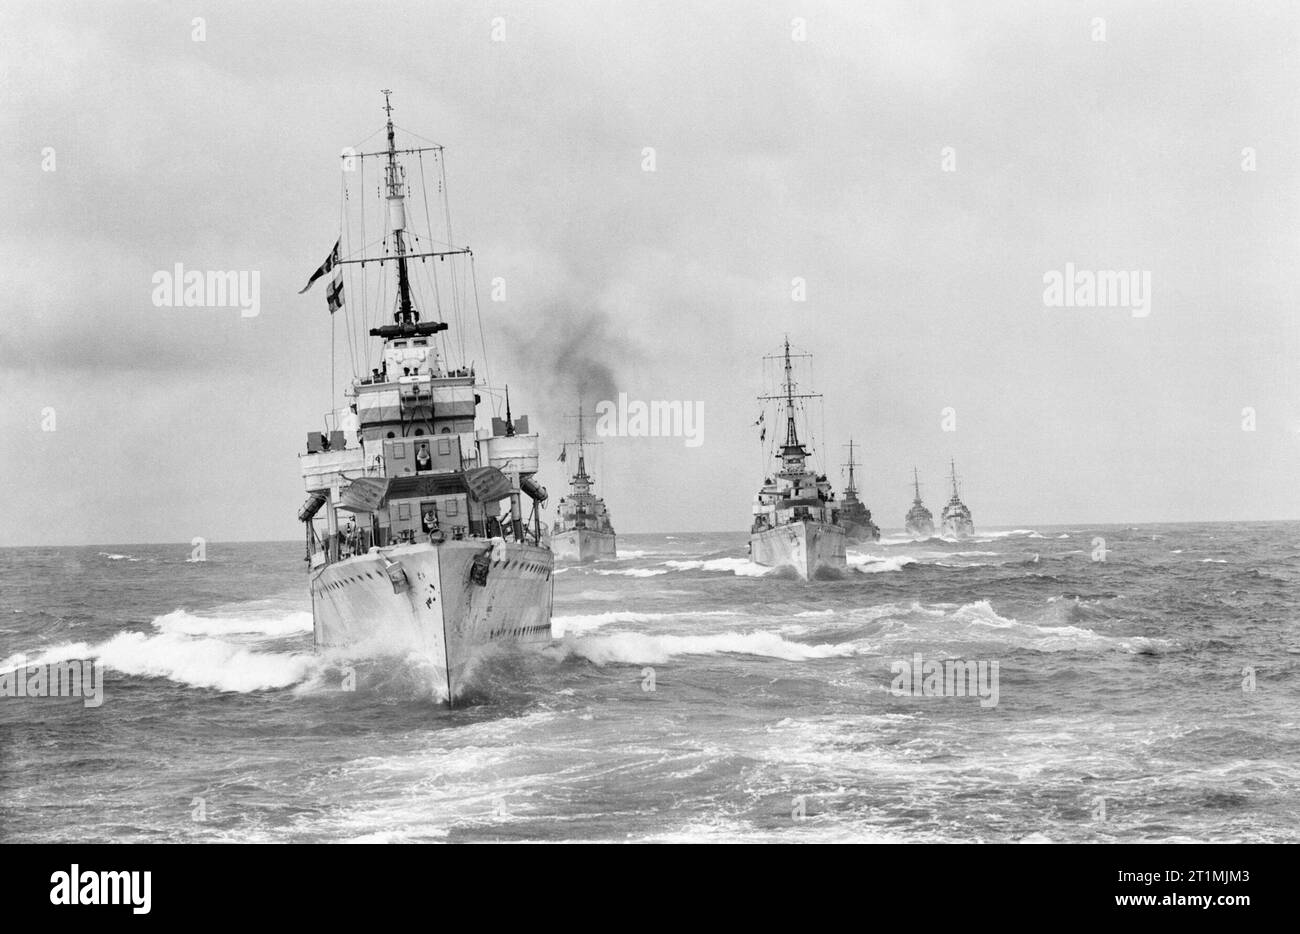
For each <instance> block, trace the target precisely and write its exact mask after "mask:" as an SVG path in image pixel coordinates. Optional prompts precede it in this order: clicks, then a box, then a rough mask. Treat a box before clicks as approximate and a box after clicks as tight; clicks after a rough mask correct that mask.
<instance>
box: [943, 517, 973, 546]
mask: <svg viewBox="0 0 1300 934" xmlns="http://www.w3.org/2000/svg"><path fill="white" fill-rule="evenodd" d="M974 534H975V524H974V523H973V522H971V521H970V520H969V519H944V520H943V537H944V538H953V539H957V540H958V541H961V540H962V539H967V538H970V537H971V536H973V535H974Z"/></svg>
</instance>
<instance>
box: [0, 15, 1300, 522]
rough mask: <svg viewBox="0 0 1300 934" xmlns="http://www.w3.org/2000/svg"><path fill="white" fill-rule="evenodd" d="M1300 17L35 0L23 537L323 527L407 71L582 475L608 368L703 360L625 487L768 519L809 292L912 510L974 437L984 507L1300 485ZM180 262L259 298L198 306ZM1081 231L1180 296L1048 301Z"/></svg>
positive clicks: (10, 322)
mask: <svg viewBox="0 0 1300 934" xmlns="http://www.w3.org/2000/svg"><path fill="white" fill-rule="evenodd" d="M196 17H201V18H202V19H203V20H204V23H203V28H204V38H203V41H194V40H195V28H196V27H195V23H194V19H195V18H196ZM497 17H499V18H500V20H499V21H498V22H495V23H494V19H495V18H497ZM1098 18H1100V19H1101V20H1104V24H1099V23H1098V22H1096V20H1097V19H1098ZM796 20H800V21H802V25H801V24H800V23H797V22H795V21H796ZM1099 26H1100V28H1101V30H1104V41H1099V38H1098V37H1099V36H1101V35H1102V32H1101V31H1099ZM801 29H802V30H803V34H804V35H805V36H806V38H805V39H804V41H797V38H796V35H795V34H796V33H797V32H799V31H800V30H801ZM494 30H495V32H496V36H495V38H496V39H501V38H504V41H494V35H493V33H494ZM1298 40H1300V14H1298V13H1297V12H1296V9H1295V7H1294V4H1291V3H1282V2H1278V3H1267V2H1263V3H1252V4H1249V5H1239V4H1233V3H1228V2H1221V3H1190V4H1187V3H1141V4H1138V3H1107V2H1097V3H1090V4H1082V5H1081V4H1079V3H1074V2H1061V3H1050V2H1048V3H1044V2H1037V0H1035V2H1025V3H1007V2H990V3H970V2H960V0H954V2H952V3H937V2H908V3H876V2H871V3H863V2H849V3H843V4H826V3H817V2H798V3H761V4H755V3H753V2H735V3H725V2H724V3H708V4H695V3H685V2H678V3H665V2H644V0H638V2H616V3H603V4H599V5H597V4H592V3H585V2H547V3H536V2H534V3H511V2H503V3H497V4H489V5H484V4H477V3H475V4H469V3H430V2H420V3H412V4H409V5H402V4H383V5H380V4H363V3H357V4H325V3H311V4H297V3H275V4H233V3H190V4H165V5H164V4H156V5H155V4H144V3H116V2H86V3H60V4H51V3H44V2H42V3H29V4H24V3H14V2H10V3H6V4H4V5H3V7H0V71H2V72H3V74H2V76H0V78H2V83H3V88H4V94H3V100H2V103H0V158H2V159H3V161H4V167H5V171H4V172H3V174H2V175H0V205H2V206H3V210H2V211H0V250H2V252H0V259H3V267H2V268H3V284H4V289H3V298H2V306H0V433H2V437H3V439H4V440H3V443H2V444H0V480H3V483H2V484H0V508H2V514H3V517H4V522H3V524H0V544H4V545H18V544H36V543H42V544H76V543H128V542H141V541H186V542H188V541H189V540H190V539H191V538H193V537H195V536H203V537H205V538H207V539H209V540H213V541H221V540H247V539H296V538H298V537H299V530H298V527H297V523H296V521H295V512H296V510H297V508H298V506H299V505H300V503H301V501H302V499H303V498H304V495H303V492H302V488H301V483H300V480H299V476H298V467H297V462H296V455H297V454H298V452H299V451H300V450H301V449H302V445H303V439H304V436H305V433H306V432H307V431H309V430H312V429H316V428H319V426H320V423H321V415H322V413H323V412H324V411H326V410H327V409H328V408H329V405H330V385H329V347H330V320H329V316H328V314H327V313H326V310H325V305H324V296H323V293H322V290H320V289H319V287H318V288H317V289H316V290H313V291H312V292H309V293H308V294H307V295H304V296H299V295H298V294H297V290H298V289H299V288H300V287H301V285H302V282H303V281H304V280H305V277H306V275H307V274H308V273H310V272H311V270H312V269H314V268H315V267H316V265H317V264H318V263H319V262H320V260H321V259H322V258H323V256H324V254H325V252H326V251H327V250H328V248H329V246H330V244H332V243H333V239H334V237H335V235H336V234H337V231H338V228H339V191H340V173H339V165H338V159H337V154H338V152H339V150H340V149H341V148H342V147H343V146H347V145H349V144H354V143H357V142H358V141H361V140H363V139H365V138H366V137H368V136H370V134H372V133H373V132H374V131H376V130H378V129H379V128H380V127H381V126H382V122H383V114H382V111H381V109H380V107H381V104H382V97H381V95H379V93H378V90H379V89H380V88H385V87H387V88H391V89H393V91H394V105H395V107H396V108H397V110H396V113H395V120H396V122H397V123H398V125H399V126H401V127H403V128H407V129H410V130H413V131H415V132H417V133H420V134H422V135H423V136H425V137H428V138H431V139H434V140H437V141H438V142H439V143H442V144H443V145H445V146H446V147H447V168H448V173H449V191H450V194H451V208H452V211H453V217H454V222H455V230H456V235H457V239H458V240H461V241H463V242H465V243H467V244H469V245H470V246H472V247H473V249H474V252H475V256H476V267H477V278H478V284H479V290H480V294H481V296H482V297H483V302H482V313H483V322H484V327H485V330H486V333H487V345H488V352H489V355H490V357H489V362H490V365H491V372H492V376H493V378H494V380H495V381H496V382H497V383H502V382H506V381H508V382H509V383H510V385H511V394H512V400H513V401H514V403H515V405H514V408H515V411H516V412H517V413H518V412H526V413H530V414H531V415H532V417H533V419H534V422H533V427H534V428H537V429H540V430H541V431H542V432H543V433H544V445H545V446H546V448H547V449H548V451H549V453H548V455H547V463H548V467H547V470H546V472H545V473H544V475H543V480H544V481H545V482H546V483H547V485H548V486H549V487H550V488H551V489H552V491H553V492H554V491H556V490H558V489H559V487H560V486H561V485H562V474H561V473H560V472H559V470H558V469H557V468H559V466H560V465H558V464H557V463H556V462H555V459H554V453H555V450H556V442H558V440H559V437H558V435H559V434H560V433H561V432H562V430H563V428H564V425H563V422H562V420H561V419H560V417H559V415H560V413H561V411H563V410H567V409H569V408H571V407H572V404H573V401H574V397H575V396H576V394H577V392H578V389H579V388H582V389H583V391H584V392H585V394H586V396H587V398H588V400H590V401H597V400H598V399H599V398H600V397H609V396H610V395H612V394H614V393H617V392H626V393H627V394H628V396H629V397H630V398H632V399H642V400H652V399H667V400H687V401H698V402H700V403H702V404H703V413H704V414H703V431H704V434H703V439H704V443H703V444H702V445H700V446H699V447H687V446H686V445H685V444H684V443H683V441H682V439H674V438H667V439H665V438H646V439H629V438H610V439H606V443H605V444H604V445H603V447H602V448H601V451H600V455H599V462H598V465H599V468H600V480H601V481H602V482H603V484H604V488H605V493H606V495H607V498H608V501H609V505H610V508H611V510H612V512H613V515H614V519H615V521H616V524H617V526H618V527H619V528H620V529H621V530H623V531H628V532H638V531H672V530H726V529H734V530H741V529H743V528H745V527H746V525H747V522H748V514H749V503H750V500H751V497H752V496H753V493H754V491H755V489H756V486H757V484H758V483H759V482H760V481H761V480H762V477H763V474H764V472H765V470H766V469H767V463H766V462H765V460H764V459H763V457H762V455H761V451H760V448H759V444H758V440H757V437H756V435H755V431H756V429H754V428H753V421H754V419H755V418H756V417H757V414H758V410H759V409H758V404H757V403H756V402H755V401H754V396H755V395H756V394H757V393H758V392H759V391H761V390H762V388H763V386H762V372H761V368H760V358H761V357H762V355H763V354H765V353H770V352H772V351H774V350H775V349H776V348H777V347H779V345H780V342H781V339H782V335H783V334H785V333H789V335H790V339H791V341H792V342H793V343H794V344H795V345H797V346H798V347H800V348H802V349H804V350H807V351H809V352H812V353H813V354H815V371H814V376H815V378H816V388H817V389H818V390H819V391H821V392H822V393H824V394H825V404H824V419H825V432H824V435H823V436H822V437H819V438H818V441H819V442H820V447H821V452H820V453H821V454H823V455H824V456H825V458H826V464H827V468H828V469H830V470H831V471H832V472H833V475H838V472H839V470H838V463H839V461H840V460H841V457H840V445H841V444H842V443H843V441H845V440H847V438H848V437H849V436H850V435H852V436H853V437H854V438H855V439H856V440H857V441H858V442H860V443H861V444H862V446H863V447H862V451H861V454H862V457H863V460H864V462H865V463H864V467H863V469H862V472H861V474H860V480H861V485H862V487H863V494H864V498H865V499H866V501H867V503H868V505H869V506H870V507H871V508H872V509H873V510H874V511H875V513H876V515H877V519H878V520H879V521H880V522H881V524H882V525H884V526H886V527H890V526H900V525H901V523H902V517H903V514H904V513H905V511H906V509H907V506H908V505H909V500H910V489H909V483H910V475H911V468H912V465H913V464H915V465H917V467H918V468H919V469H920V471H921V475H922V480H923V482H926V484H927V488H928V490H929V492H928V494H927V499H928V501H929V503H930V505H931V506H934V507H937V506H938V505H940V504H941V503H940V501H941V499H942V473H943V470H944V468H945V466H946V464H947V461H948V458H949V457H955V458H956V459H957V462H958V467H959V470H960V472H961V474H962V476H963V479H964V492H965V498H966V501H967V503H968V504H969V505H970V507H971V508H972V510H973V512H974V516H975V520H976V523H977V524H983V525H1011V526H1017V527H1030V526H1033V525H1035V524H1048V523H1085V522H1093V523H1100V522H1153V521H1180V520H1234V519H1272V518H1289V519H1295V518H1297V517H1300V497H1298V496H1297V494H1296V489H1295V487H1296V483H1295V478H1296V476H1297V466H1298V463H1297V462H1298V460H1300V457H1298V455H1300V378H1298V377H1297V363H1298V362H1300V324H1298V323H1297V322H1298V321H1300V311H1298V310H1297V305H1296V300H1295V282H1294V266H1295V256H1296V250H1297V247H1298V246H1300V243H1298V242H1297V241H1298V239H1300V238H1298V236H1297V234H1298V233H1300V220H1298V218H1300V211H1298V208H1300V203H1298V201H1300V198H1298V196H1300V171H1298V170H1297V165H1298V164H1300V163H1298V156H1300V153H1298V152H1297V145H1298V144H1300V135H1298V134H1297V128H1298V126H1300V119H1298V118H1300V113H1298V111H1297V103H1298V102H1300V101H1298V95H1300V75H1298V74H1297V71H1298V70H1300V68H1298V65H1300V56H1297V54H1296V52H1297V43H1298ZM647 147H652V148H653V149H654V155H655V166H654V167H655V171H653V172H647V171H644V170H643V162H644V156H643V153H644V150H645V149H646V148H647ZM51 150H52V154H53V164H52V165H51V164H50V154H51ZM1244 150H1249V152H1248V153H1245V154H1243V151H1244ZM945 157H946V158H947V160H948V161H947V164H945ZM1252 159H1253V162H1254V165H1253V170H1252V171H1247V170H1246V169H1245V168H1244V166H1245V167H1247V168H1248V167H1249V163H1250V161H1251V160H1252ZM51 168H52V169H53V171H49V169H51ZM952 168H955V171H945V169H952ZM176 263H183V264H184V265H185V267H186V268H191V269H203V270H249V271H251V270H256V271H258V273H259V275H260V285H261V312H260V314H259V315H257V316H256V317H242V316H241V315H240V313H239V311H238V310H237V309H233V308H188V309H186V308H166V307H164V308H158V307H155V306H154V304H153V303H152V301H151V292H152V289H153V285H152V281H151V280H152V276H153V274H154V273H155V272H156V271H158V270H169V269H171V268H172V267H173V266H174V264H176ZM1067 263H1072V264H1073V265H1074V267H1075V268H1076V269H1079V270H1103V271H1104V270H1142V271H1149V272H1150V275H1151V289H1152V295H1151V306H1150V313H1149V314H1148V315H1146V316H1145V317H1138V316H1135V315H1134V314H1132V312H1131V311H1130V310H1129V309H1126V308H1114V307H1110V308H1104V307H1087V308H1078V307H1074V308H1049V307H1045V305H1044V301H1043V291H1044V275H1045V274H1047V273H1049V272H1051V271H1053V270H1060V271H1063V270H1064V269H1065V266H1066V264H1067ZM796 277H798V278H802V279H803V280H804V281H805V283H806V300H805V301H802V302H797V301H794V300H792V286H791V283H792V280H794V279H795V278H796ZM495 278H501V279H504V280H505V282H506V284H507V300H506V301H504V302H491V301H488V300H487V295H488V292H489V284H490V283H491V281H492V280H493V279H495ZM946 408H951V409H952V410H954V413H955V430H953V431H945V430H944V427H945V425H944V420H943V412H944V410H945V409H946ZM1247 408H1250V409H1252V410H1253V412H1254V420H1255V430H1254V431H1245V430H1243V410H1244V409H1247ZM50 409H52V410H53V412H54V416H55V421H54V423H53V427H54V428H55V430H53V431H49V430H43V428H48V427H50V423H49V420H48V415H49V410H50ZM817 422H818V423H817V427H818V429H819V430H820V428H821V424H820V416H819V418H818V420H817ZM948 427H952V425H951V423H949V426H948Z"/></svg>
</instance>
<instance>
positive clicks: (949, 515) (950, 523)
mask: <svg viewBox="0 0 1300 934" xmlns="http://www.w3.org/2000/svg"><path fill="white" fill-rule="evenodd" d="M942 534H943V537H944V538H955V539H963V538H970V537H971V536H972V535H974V534H975V523H973V522H972V521H971V517H970V510H969V509H967V508H966V504H965V503H963V502H962V501H961V497H960V496H959V495H958V492H957V462H956V461H953V463H952V498H951V499H950V500H948V505H947V506H944V507H943V533H942Z"/></svg>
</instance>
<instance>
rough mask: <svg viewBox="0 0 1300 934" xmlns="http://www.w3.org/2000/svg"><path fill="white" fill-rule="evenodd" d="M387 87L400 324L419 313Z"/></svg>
mask: <svg viewBox="0 0 1300 934" xmlns="http://www.w3.org/2000/svg"><path fill="white" fill-rule="evenodd" d="M391 93H392V91H390V90H388V89H387V88H385V89H384V91H383V95H384V113H385V114H387V115H388V164H387V165H386V166H385V167H384V181H385V183H386V186H387V189H388V222H389V225H390V226H391V228H392V232H393V248H394V250H395V251H396V253H397V301H398V306H397V312H396V313H395V314H394V315H393V320H394V321H396V322H397V323H398V324H414V323H415V322H417V321H419V320H420V313H419V312H418V311H416V310H415V308H414V306H412V304H411V281H410V276H409V274H408V272H407V269H406V243H405V240H404V239H403V232H404V230H405V229H406V206H405V200H404V198H405V194H404V192H403V187H404V186H403V173H402V167H401V166H400V165H398V163H397V144H396V142H395V140H394V137H393V105H392V103H391V102H390V101H389V99H388V96H389V95H390V94H391Z"/></svg>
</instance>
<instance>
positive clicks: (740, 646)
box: [545, 631, 857, 665]
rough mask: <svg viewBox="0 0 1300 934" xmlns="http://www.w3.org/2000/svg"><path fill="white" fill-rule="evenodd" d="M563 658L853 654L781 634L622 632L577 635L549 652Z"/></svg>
mask: <svg viewBox="0 0 1300 934" xmlns="http://www.w3.org/2000/svg"><path fill="white" fill-rule="evenodd" d="M545 651H548V652H559V653H561V656H562V657H564V656H568V655H576V656H579V657H581V658H585V659H587V660H588V661H590V662H594V663H595V664H597V665H606V664H609V663H611V662H622V663H624V664H632V665H654V664H663V663H665V662H667V661H669V660H670V659H672V658H674V657H676V656H679V655H757V656H763V657H767V658H779V659H783V660H785V661H805V660H809V659H817V658H832V657H844V656H848V655H853V654H855V653H856V651H857V649H856V648H855V647H854V646H852V645H849V644H843V645H829V644H822V645H808V644H806V643H803V642H791V641H789V640H788V639H785V638H783V637H782V636H781V634H780V633H779V632H766V631H763V632H722V633H714V634H710V635H699V636H676V635H653V634H649V633H640V632H619V633H610V634H608V635H603V634H602V635H594V636H574V637H569V638H566V639H565V640H564V642H563V643H561V645H559V646H558V647H555V648H552V649H547V650H545Z"/></svg>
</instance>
